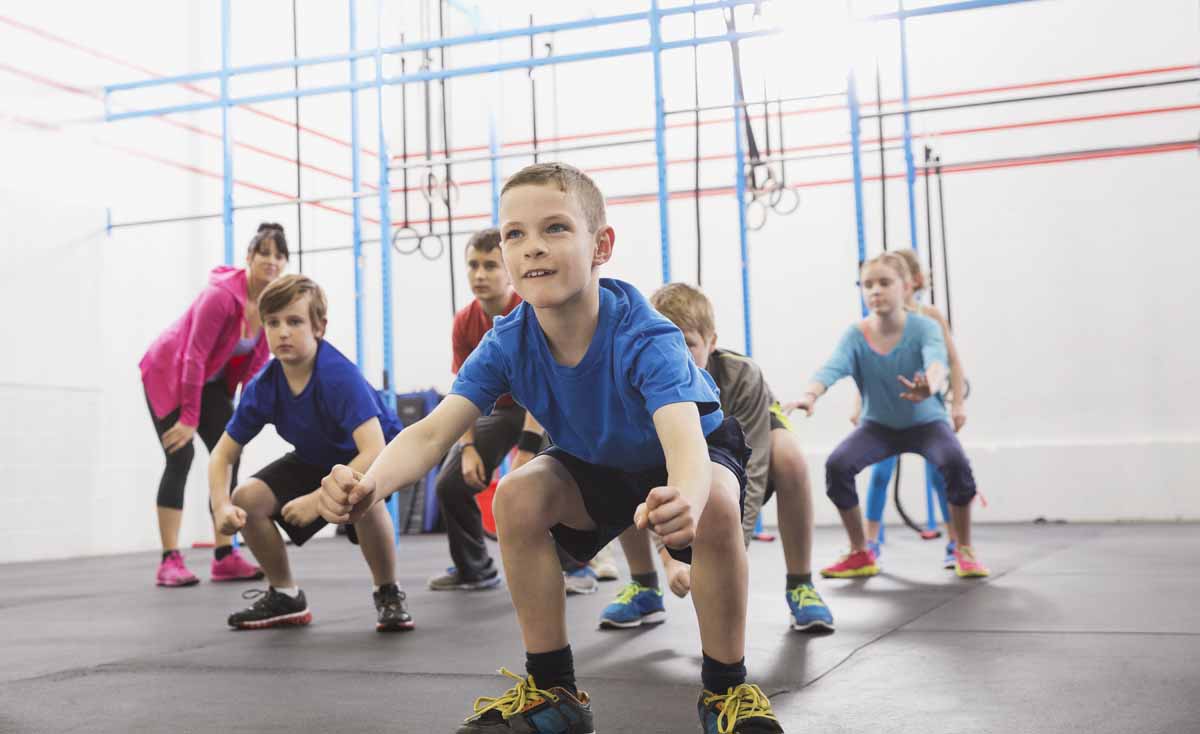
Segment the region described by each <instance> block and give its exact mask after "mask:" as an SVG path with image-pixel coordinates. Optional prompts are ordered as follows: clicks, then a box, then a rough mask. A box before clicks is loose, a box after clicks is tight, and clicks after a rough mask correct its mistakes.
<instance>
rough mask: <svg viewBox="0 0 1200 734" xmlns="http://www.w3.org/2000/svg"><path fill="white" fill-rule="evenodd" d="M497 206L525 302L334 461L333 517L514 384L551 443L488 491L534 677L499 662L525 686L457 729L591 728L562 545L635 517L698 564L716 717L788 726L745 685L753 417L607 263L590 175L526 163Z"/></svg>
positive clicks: (324, 491) (608, 234) (710, 724)
mask: <svg viewBox="0 0 1200 734" xmlns="http://www.w3.org/2000/svg"><path fill="white" fill-rule="evenodd" d="M500 220H501V227H500V232H501V248H502V249H503V255H504V263H505V267H507V268H508V271H509V274H510V275H511V276H512V279H513V283H514V286H515V288H516V290H517V292H518V293H519V294H520V295H521V297H522V298H523V299H524V303H523V304H521V305H520V306H519V307H517V308H516V309H515V310H514V311H513V312H512V313H511V314H509V315H508V316H506V317H503V318H500V319H497V320H496V323H495V326H494V327H493V329H492V330H491V331H490V332H489V333H488V334H487V335H486V336H485V337H484V339H483V341H481V342H480V344H479V346H478V347H477V348H476V349H475V351H474V352H473V353H472V354H471V357H470V358H469V359H468V360H467V362H466V364H464V365H463V367H462V369H461V370H460V371H459V374H458V378H457V380H456V381H455V383H454V387H453V388H452V390H451V394H450V395H449V396H447V397H446V399H445V400H443V401H442V402H441V404H440V405H439V406H438V407H437V409H435V410H434V412H433V413H431V414H430V415H429V416H428V417H427V418H425V419H424V420H422V421H420V422H418V423H416V424H414V425H413V426H411V427H409V428H408V429H407V430H405V431H403V432H402V433H401V434H400V435H399V436H398V437H397V438H396V439H395V440H394V441H392V442H391V443H389V445H388V447H387V448H386V449H385V450H384V452H383V453H382V454H380V456H379V458H378V459H377V460H376V461H375V463H374V464H372V466H371V468H370V469H369V470H368V471H367V472H366V474H365V475H360V474H358V473H357V472H355V471H353V470H352V469H350V468H345V467H335V468H334V470H333V472H332V473H331V474H330V476H328V477H326V478H325V479H324V480H323V481H322V483H321V492H320V494H319V500H318V504H319V507H320V512H321V515H322V516H323V517H324V518H325V519H326V520H328V521H330V522H344V521H346V520H353V519H354V518H357V517H359V516H360V515H361V513H363V512H365V511H367V510H368V508H370V507H374V506H376V505H377V504H378V502H379V501H380V500H382V499H383V498H384V497H386V496H387V495H389V494H391V493H392V492H394V491H395V490H396V489H397V488H398V487H401V486H403V485H404V484H406V483H408V482H411V481H415V480H416V479H417V478H418V477H420V476H422V475H423V474H424V472H426V471H427V470H428V469H429V467H430V466H432V465H433V464H435V463H436V462H437V460H438V459H439V458H440V457H441V456H442V454H443V453H445V451H446V449H447V448H448V447H449V446H450V445H451V444H452V443H453V442H454V441H455V439H457V438H458V437H459V436H460V435H462V433H463V431H464V430H465V429H466V428H467V427H468V426H470V425H471V423H472V422H473V421H474V420H475V419H476V418H478V417H479V415H480V414H481V413H486V412H488V411H490V410H491V409H492V404H493V403H494V402H495V400H496V398H498V397H499V396H500V395H503V394H504V393H511V394H512V396H513V398H514V399H515V400H516V401H517V402H518V403H520V404H521V405H524V406H525V408H526V409H527V410H528V411H529V412H530V413H531V414H533V416H534V417H535V418H536V419H537V421H538V423H540V424H541V425H542V426H543V427H544V428H545V429H546V432H547V433H548V435H549V436H550V438H551V440H552V442H553V445H552V446H550V448H548V449H546V450H545V451H542V452H541V453H540V454H539V455H538V456H536V457H535V458H534V459H533V460H532V461H530V462H529V463H528V464H526V465H524V466H523V467H521V468H520V469H518V470H516V471H514V472H512V473H510V474H508V475H507V476H505V478H504V479H503V480H502V481H501V483H500V486H499V488H498V489H497V491H496V496H495V503H494V514H495V517H496V526H497V531H498V535H499V538H500V550H501V556H502V558H503V561H504V571H505V574H506V576H507V577H508V585H509V588H510V590H511V592H512V601H513V605H514V606H515V607H516V611H517V621H518V623H519V624H520V626H521V633H522V637H523V640H524V643H525V648H526V672H527V675H525V676H518V675H516V674H513V673H509V672H508V671H507V670H504V669H502V670H501V672H502V673H505V674H507V675H508V676H509V677H511V678H512V679H513V680H514V681H516V685H514V686H513V687H512V688H511V689H509V690H508V691H507V692H506V693H503V694H502V695H500V696H498V697H496V698H490V697H483V698H479V699H477V700H476V703H475V706H474V712H473V713H472V715H471V716H470V717H469V718H468V719H467V721H466V723H464V724H463V725H462V726H461V727H460V728H459V729H458V732H459V734H483V733H484V732H493V733H498V732H504V731H519V732H527V733H530V732H536V733H537V734H591V732H593V731H595V726H594V724H593V716H592V708H591V705H590V702H589V699H588V696H587V694H586V693H583V692H582V691H580V690H578V689H577V687H576V685H575V672H574V665H573V661H572V657H571V648H570V646H569V644H568V641H567V632H566V622H565V601H564V593H563V580H562V575H561V573H559V563H558V559H557V556H556V554H555V548H554V543H555V541H557V542H558V543H559V544H560V545H561V546H562V547H563V548H564V549H565V550H566V551H567V552H568V553H569V554H570V555H572V556H573V557H575V558H576V559H577V560H579V561H586V560H588V559H589V558H591V557H592V556H593V555H595V553H596V552H597V551H598V550H600V549H601V548H603V547H604V546H605V545H606V544H607V543H608V542H609V541H611V540H612V539H613V538H615V537H617V536H618V535H619V534H620V533H621V532H622V531H623V530H624V529H625V528H627V527H629V526H630V525H632V524H636V525H637V526H638V527H641V528H646V527H649V528H650V529H651V530H652V531H653V532H655V533H656V534H657V535H658V536H660V537H661V538H662V539H663V540H664V541H665V543H666V546H667V547H668V548H669V549H670V551H671V552H672V553H673V554H674V555H675V556H676V557H678V558H680V559H681V560H685V561H691V562H692V564H693V572H692V573H693V581H692V590H693V600H694V603H695V606H696V613H697V616H698V617H699V621H700V637H701V641H702V645H703V653H704V665H703V670H702V676H701V677H702V679H703V682H704V691H703V692H702V693H701V695H700V701H699V713H700V718H701V721H702V726H704V727H705V729H704V730H705V731H716V730H717V728H718V725H719V726H720V729H721V731H723V732H730V733H734V732H736V733H738V734H767V733H771V734H774V733H776V732H782V731H783V729H782V728H781V727H780V725H779V722H778V720H777V719H776V717H775V715H774V714H773V713H772V712H771V704H770V701H768V700H767V697H766V696H765V695H764V694H763V692H762V691H761V690H760V689H759V688H758V687H757V686H755V685H751V684H748V683H746V668H745V664H744V660H745V658H744V648H745V629H746V597H747V570H746V552H745V547H744V546H743V544H742V531H741V507H740V494H741V491H742V489H743V488H744V486H745V481H746V476H745V472H744V469H743V467H744V464H745V461H746V458H747V455H748V453H749V452H748V450H747V448H746V443H745V439H744V437H743V435H742V431H741V429H740V428H739V427H738V424H737V422H736V421H735V420H733V419H727V418H725V417H724V416H723V415H722V413H721V409H720V405H719V401H718V397H717V390H716V387H715V385H714V384H713V381H712V378H711V377H709V376H708V374H707V373H705V372H704V371H703V370H700V369H699V368H697V367H696V365H695V364H694V363H693V362H692V359H691V357H690V356H689V355H688V351H687V347H686V346H685V345H684V341H683V336H682V334H681V333H680V332H679V329H677V328H676V327H675V326H674V325H673V324H671V322H670V321H668V320H666V319H665V318H663V317H662V316H660V315H659V314H658V313H657V312H655V310H654V309H653V307H651V306H650V304H649V303H648V302H647V301H646V299H645V298H644V297H643V296H642V295H641V294H640V293H638V291H637V290H636V289H635V288H633V287H632V286H630V285H629V284H627V283H623V282H621V281H617V280H610V279H601V278H600V277H599V267H600V266H601V265H603V264H604V263H605V262H607V261H608V260H609V258H610V257H611V256H612V251H613V242H614V238H615V233H614V231H613V228H612V227H610V226H608V224H607V223H606V222H605V215H604V199H603V195H602V194H601V193H600V191H599V189H597V188H596V185H595V184H594V183H593V182H592V180H591V179H590V178H588V177H587V176H585V175H584V174H583V173H581V172H580V171H578V170H577V169H575V168H572V167H570V166H566V165H563V164H558V163H552V164H535V165H532V166H529V167H527V168H525V169H522V170H521V171H519V172H518V173H517V174H516V175H515V176H513V177H512V178H511V179H509V180H508V182H507V183H506V184H505V186H504V189H503V191H502V192H501V198H500ZM718 720H719V724H718Z"/></svg>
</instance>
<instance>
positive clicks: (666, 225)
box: [650, 0, 671, 285]
mask: <svg viewBox="0 0 1200 734" xmlns="http://www.w3.org/2000/svg"><path fill="white" fill-rule="evenodd" d="M650 48H651V55H652V56H653V58H654V157H655V160H656V168H657V171H658V236H659V241H660V245H661V258H662V282H663V284H664V285H666V284H667V283H670V282H671V229H670V227H671V223H670V217H669V216H668V214H669V212H668V207H669V203H668V196H669V195H670V191H671V190H670V189H669V188H668V187H667V147H666V138H667V115H666V110H667V107H666V103H665V102H664V100H663V81H662V19H661V17H660V15H659V11H658V0H650Z"/></svg>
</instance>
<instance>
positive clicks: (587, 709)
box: [456, 668, 596, 734]
mask: <svg viewBox="0 0 1200 734" xmlns="http://www.w3.org/2000/svg"><path fill="white" fill-rule="evenodd" d="M500 673H501V674H502V675H506V676H508V677H509V678H512V679H513V680H515V681H516V682H517V684H516V685H515V686H513V687H512V688H510V689H508V691H507V692H505V694H504V695H503V696H499V697H498V698H491V697H490V696H480V697H479V698H477V699H475V704H474V709H475V713H474V714H472V715H471V718H469V719H467V720H466V722H465V723H463V725H462V726H460V727H458V731H457V732H456V734H501V733H502V732H522V734H596V727H595V725H594V724H593V723H592V706H591V702H590V701H589V700H588V695H587V694H586V693H584V692H583V691H580V692H579V693H577V694H574V695H572V694H571V692H570V691H568V690H566V689H565V688H559V687H555V688H551V689H550V690H548V691H543V690H542V689H540V688H538V687H537V686H536V685H534V682H533V676H532V675H530V676H526V677H524V678H522V677H521V676H519V675H517V674H516V673H513V672H510V671H509V670H508V669H507V668H501V669H500Z"/></svg>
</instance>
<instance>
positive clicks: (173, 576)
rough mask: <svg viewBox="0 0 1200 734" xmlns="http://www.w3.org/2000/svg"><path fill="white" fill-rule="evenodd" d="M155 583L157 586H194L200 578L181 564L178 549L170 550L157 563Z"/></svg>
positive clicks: (181, 559)
mask: <svg viewBox="0 0 1200 734" xmlns="http://www.w3.org/2000/svg"><path fill="white" fill-rule="evenodd" d="M155 583H157V584H158V585H159V586H195V585H196V584H198V583H200V579H198V578H196V576H195V575H194V574H193V573H192V572H191V571H189V570H187V566H185V565H183V556H182V555H180V553H179V551H171V552H170V553H168V554H167V557H166V558H164V559H163V561H162V563H160V564H159V565H158V575H157V576H156V577H155Z"/></svg>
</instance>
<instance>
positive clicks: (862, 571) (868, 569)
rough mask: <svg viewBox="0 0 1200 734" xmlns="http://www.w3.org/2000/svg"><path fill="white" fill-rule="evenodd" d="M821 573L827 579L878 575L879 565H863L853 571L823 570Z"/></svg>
mask: <svg viewBox="0 0 1200 734" xmlns="http://www.w3.org/2000/svg"><path fill="white" fill-rule="evenodd" d="M821 575H822V576H824V577H825V578H827V579H853V578H858V577H859V576H878V575H879V566H863V567H862V568H856V569H854V570H852V571H826V570H822V571H821Z"/></svg>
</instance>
